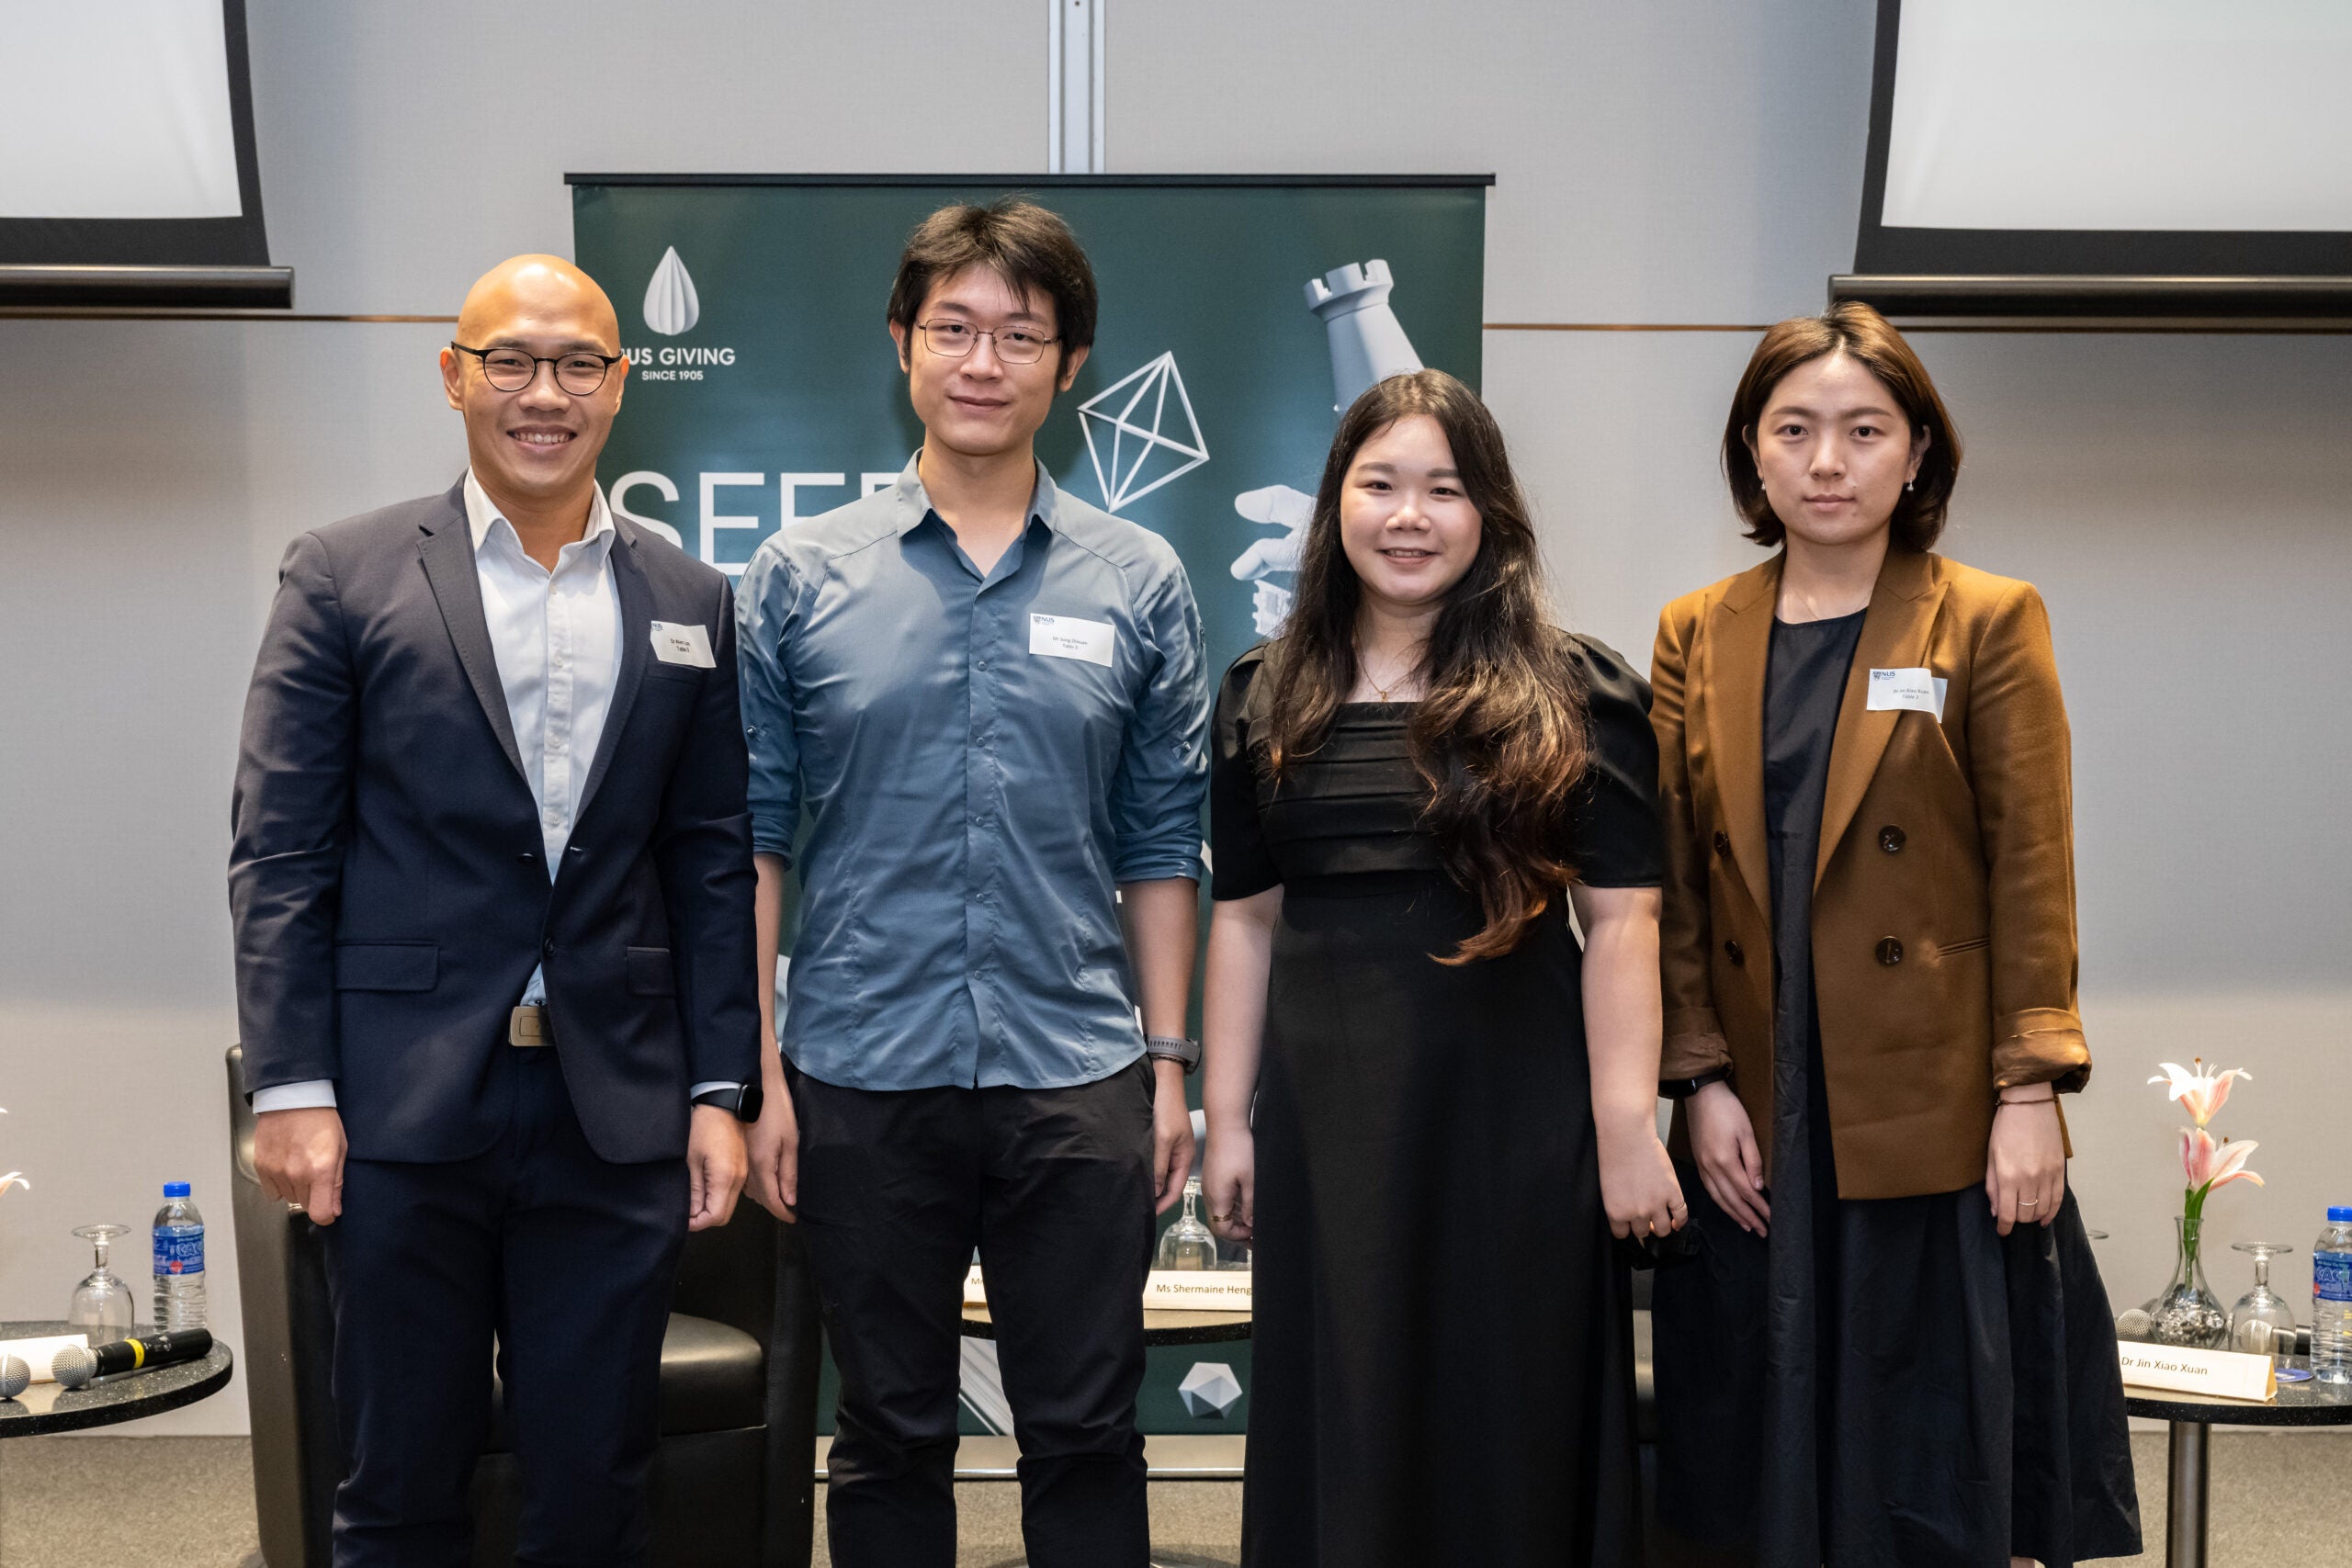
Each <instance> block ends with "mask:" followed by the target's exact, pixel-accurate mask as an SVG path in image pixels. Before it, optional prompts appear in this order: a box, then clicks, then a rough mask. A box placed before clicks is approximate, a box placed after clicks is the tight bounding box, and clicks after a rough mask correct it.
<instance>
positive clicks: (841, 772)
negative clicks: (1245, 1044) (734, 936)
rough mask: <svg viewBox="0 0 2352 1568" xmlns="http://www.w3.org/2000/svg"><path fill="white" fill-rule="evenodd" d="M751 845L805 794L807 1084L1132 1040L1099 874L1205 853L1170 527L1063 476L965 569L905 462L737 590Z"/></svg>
mask: <svg viewBox="0 0 2352 1568" xmlns="http://www.w3.org/2000/svg"><path fill="white" fill-rule="evenodd" d="M736 606H737V613H738V615H739V616H740V617H741V626H742V637H741V660H742V676H743V681H742V702H743V718H744V724H745V727H746V728H747V730H748V732H749V734H750V737H751V750H752V845H753V848H754V849H756V850H757V851H758V852H761V853H763V854H775V855H783V856H786V857H787V859H788V858H789V856H790V854H791V852H792V845H793V838H794V833H795V829H797V825H798V821H799V817H800V812H801V810H802V808H803V807H806V808H807V810H808V812H809V818H810V826H809V837H808V841H807V843H806V844H805V845H804V846H803V848H802V852H801V857H800V868H799V869H800V885H801V899H800V908H799V935H798V939H797V941H796V942H794V944H793V950H792V964H791V967H790V969H789V971H788V974H787V976H786V1009H785V1018H784V1023H783V1026H782V1027H783V1034H784V1038H783V1042H782V1043H783V1047H784V1052H785V1055H787V1056H789V1057H791V1058H792V1061H793V1062H794V1064H795V1065H796V1066H798V1067H799V1068H800V1070H801V1071H803V1072H805V1073H807V1074H809V1076H810V1077H814V1078H816V1079H818V1080H819V1081H820V1082H823V1083H829V1084H836V1085H840V1086H842V1087H844V1088H850V1089H930V1088H935V1087H939V1086H942V1085H948V1084H957V1085H981V1086H989V1085H998V1084H1010V1085H1013V1086H1016V1087H1019V1088H1023V1089H1058V1088H1063V1087H1066V1086H1069V1085H1071V1084H1080V1083H1091V1082H1093V1081H1095V1080H1096V1079H1099V1078H1103V1077H1108V1076H1109V1075H1110V1074H1112V1073H1114V1072H1116V1071H1118V1070H1119V1069H1120V1068H1122V1067H1124V1066H1127V1065H1128V1064H1130V1063H1132V1062H1133V1061H1135V1060H1136V1057H1138V1056H1140V1055H1142V1054H1143V1034H1142V1032H1141V1030H1140V1029H1139V1028H1138V1027H1137V1025H1136V1010H1135V1001H1134V999H1133V995H1132V990H1131V987H1130V985H1129V981H1128V972H1127V958H1126V946H1125V939H1124V937H1123V936H1122V934H1121V931H1120V928H1119V919H1118V913H1117V909H1116V907H1115V903H1114V888H1115V886H1116V885H1117V884H1119V883H1123V882H1148V881H1157V880H1159V879H1162V878H1167V877H1180V876H1188V877H1192V878H1193V879H1194V880H1196V881H1197V880H1198V879H1199V877H1200V874H1201V800H1202V794H1203V791H1204V786H1205V780H1206V776H1207V761H1206V737H1207V729H1208V712H1209V693H1208V682H1207V678H1206V673H1205V670H1204V663H1203V649H1202V635H1201V617H1200V611H1199V609H1198V607H1197V606H1196V605H1195V604H1193V590H1192V585H1191V584H1190V583H1189V582H1188V581H1186V580H1185V577H1184V569H1183V566H1182V563H1180V562H1179V561H1178V560H1177V558H1176V552H1175V550H1174V549H1172V548H1171V547H1170V546H1169V544H1168V541H1167V540H1165V539H1163V538H1161V537H1160V536H1158V535H1157V534H1154V533H1152V532H1150V531H1149V530H1148V529H1145V528H1140V527H1137V526H1136V525H1135V524H1132V523H1128V522H1125V521H1123V520H1121V519H1119V518H1116V517H1114V516H1112V515H1111V514H1110V513H1106V512H1103V511H1100V510H1098V509H1096V508H1094V507H1091V506H1089V505H1087V504H1086V503H1085V502H1081V501H1080V500H1078V499H1077V498H1075V497H1073V496H1069V495H1065V494H1063V493H1062V492H1061V491H1060V490H1059V489H1057V487H1056V486H1055V484H1054V482H1053V480H1052V479H1049V478H1047V477H1046V472H1045V470H1044V469H1043V468H1039V469H1038V473H1037V487H1036V490H1035V493H1034V495H1033V496H1032V498H1031V500H1030V503H1029V522H1028V526H1027V527H1026V528H1025V529H1023V532H1022V535H1021V536H1020V537H1019V538H1018V539H1016V540H1014V541H1013V544H1012V547H1011V548H1010V549H1008V550H1006V551H1005V553H1004V556H1003V558H1001V559H1000V560H999V561H998V562H997V563H996V566H995V568H994V570H990V571H989V572H987V573H986V574H985V575H984V574H982V573H981V572H980V571H979V570H978V568H976V567H975V566H974V565H973V563H972V560H971V558H970V557H968V556H967V555H966V554H965V553H964V550H963V548H962V547H961V546H959V545H958V544H957V543H956V535H955V531H954V530H953V529H951V528H949V527H948V526H947V525H946V524H944V523H943V522H942V521H941V520H940V518H939V515H938V513H934V512H933V511H932V509H931V502H930V500H929V498H928V497H927V496H926V495H925V494H924V493H923V488H922V480H921V479H919V478H918V477H917V474H916V471H915V465H914V464H912V463H909V464H908V465H907V469H906V471H905V472H904V473H903V474H901V475H900V476H899V482H898V483H897V484H896V485H895V486H893V487H892V488H891V489H889V490H886V491H876V493H874V494H872V495H869V496H867V497H866V498H865V499H864V500H863V501H856V502H851V503H850V504H849V505H847V506H844V507H842V508H840V509H839V510H838V511H834V512H829V513H826V514H824V515H823V516H821V517H816V518H811V519H810V520H809V521H808V522H805V523H796V524H792V525H788V526H787V527H786V528H785V529H784V530H783V531H781V532H779V533H777V534H775V535H773V536H770V537H769V538H768V539H767V540H766V541H765V542H764V543H763V544H762V545H761V546H760V548H759V551H758V553H757V554H756V555H754V556H753V557H752V563H751V565H750V566H749V567H748V568H747V569H746V570H745V571H744V573H743V582H742V589H741V592H740V594H739V595H738V596H737V599H736Z"/></svg>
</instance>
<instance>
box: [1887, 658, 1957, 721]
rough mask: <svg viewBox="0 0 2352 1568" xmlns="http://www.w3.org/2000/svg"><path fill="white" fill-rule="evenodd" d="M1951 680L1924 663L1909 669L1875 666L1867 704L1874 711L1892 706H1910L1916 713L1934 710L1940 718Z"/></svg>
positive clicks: (1909, 708)
mask: <svg viewBox="0 0 2352 1568" xmlns="http://www.w3.org/2000/svg"><path fill="white" fill-rule="evenodd" d="M1950 686H1951V682H1949V681H1947V680H1945V679H1944V678H1943V677H1942V676H1940V675H1937V674H1932V673H1930V672H1929V671H1928V670H1927V669H1926V668H1925V667H1924V666H1922V667H1916V668H1913V669H1909V670H1873V671H1871V685H1870V700H1869V702H1868V703H1867V704H1866V706H1868V707H1869V708H1870V710H1871V712H1873V713H1883V712H1885V711H1887V710H1889V709H1896V710H1904V709H1907V710H1909V711H1911V712H1913V713H1925V714H1933V715H1934V716H1935V717H1936V719H1937V722H1939V723H1941V722H1942V720H1943V716H1944V693H1945V692H1946V690H1948V689H1949V688H1950Z"/></svg>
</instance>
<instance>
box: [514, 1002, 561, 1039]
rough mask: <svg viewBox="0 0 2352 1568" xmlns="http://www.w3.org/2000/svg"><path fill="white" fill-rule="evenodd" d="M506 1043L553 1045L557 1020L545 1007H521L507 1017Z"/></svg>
mask: <svg viewBox="0 0 2352 1568" xmlns="http://www.w3.org/2000/svg"><path fill="white" fill-rule="evenodd" d="M506 1043H508V1044H509V1045H552V1044H554V1043H555V1021H554V1020H553V1019H550V1018H549V1017H548V1010H547V1009H546V1008H544V1007H519V1008H516V1009H515V1010H514V1011H513V1012H512V1013H509V1014H508V1015H507V1019H506Z"/></svg>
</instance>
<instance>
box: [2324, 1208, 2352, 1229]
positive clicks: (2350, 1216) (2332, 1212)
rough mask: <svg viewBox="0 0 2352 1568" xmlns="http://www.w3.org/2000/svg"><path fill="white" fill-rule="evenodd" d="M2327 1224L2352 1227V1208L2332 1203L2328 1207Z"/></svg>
mask: <svg viewBox="0 0 2352 1568" xmlns="http://www.w3.org/2000/svg"><path fill="white" fill-rule="evenodd" d="M2327 1223H2328V1224H2332V1225H2352V1208H2345V1207H2343V1206H2341V1205H2339V1204H2335V1203H2331V1204H2329V1205H2328V1206H2327Z"/></svg>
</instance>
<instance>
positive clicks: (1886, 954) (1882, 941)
mask: <svg viewBox="0 0 2352 1568" xmlns="http://www.w3.org/2000/svg"><path fill="white" fill-rule="evenodd" d="M1878 961H1879V962H1880V963H1881V964H1885V965H1886V966H1887V967H1888V968H1890V969H1892V968H1894V966H1895V965H1896V964H1900V963H1902V962H1903V944H1902V943H1901V942H1897V941H1895V940H1894V938H1893V937H1891V936H1884V937H1881V938H1879V941H1878Z"/></svg>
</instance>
